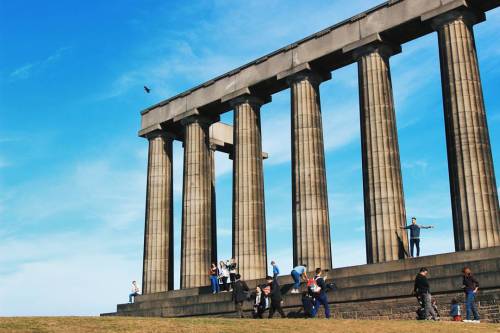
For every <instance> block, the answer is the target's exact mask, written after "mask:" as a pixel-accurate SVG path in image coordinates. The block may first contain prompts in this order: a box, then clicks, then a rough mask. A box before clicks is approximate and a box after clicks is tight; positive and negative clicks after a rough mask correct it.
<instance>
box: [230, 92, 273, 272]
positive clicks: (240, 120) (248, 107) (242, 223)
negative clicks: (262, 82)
mask: <svg viewBox="0 0 500 333" xmlns="http://www.w3.org/2000/svg"><path fill="white" fill-rule="evenodd" d="M231 104H232V106H233V107H234V152H233V255H234V257H235V258H236V260H237V263H238V267H239V273H240V274H241V277H242V279H245V280H251V279H259V278H264V277H265V276H266V274H267V250H266V221H265V203H264V175H263V165H262V138H261V128H260V107H261V105H262V104H263V101H262V100H261V99H259V98H257V97H254V96H250V95H244V96H241V97H237V98H236V99H234V100H232V101H231Z"/></svg>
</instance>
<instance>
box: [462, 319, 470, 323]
mask: <svg viewBox="0 0 500 333" xmlns="http://www.w3.org/2000/svg"><path fill="white" fill-rule="evenodd" d="M462 321H463V322H464V323H470V322H472V320H469V319H464V320H462Z"/></svg>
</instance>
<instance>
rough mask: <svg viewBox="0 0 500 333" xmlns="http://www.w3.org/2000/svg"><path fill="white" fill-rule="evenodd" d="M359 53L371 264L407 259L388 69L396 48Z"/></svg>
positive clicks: (373, 46) (374, 47)
mask: <svg viewBox="0 0 500 333" xmlns="http://www.w3.org/2000/svg"><path fill="white" fill-rule="evenodd" d="M396 50H397V48H396ZM357 52H358V54H357V56H358V57H359V60H358V76H359V93H360V96H359V101H360V108H361V115H360V120H361V150H362V163H363V193H364V203H365V235H366V258H367V261H368V263H375V262H382V261H389V260H396V259H401V258H404V257H405V251H406V249H407V248H408V240H407V234H406V232H405V231H404V230H402V229H401V227H403V226H405V224H406V213H405V207H404V197H403V180H402V177H401V163H400V159H399V146H398V135H397V129H396V115H395V112H394V101H393V96H392V84H391V73H390V69H389V56H390V55H391V54H392V53H393V52H394V48H393V47H391V46H389V45H387V44H383V43H375V44H371V45H368V46H365V47H363V48H362V49H361V50H358V51H357Z"/></svg>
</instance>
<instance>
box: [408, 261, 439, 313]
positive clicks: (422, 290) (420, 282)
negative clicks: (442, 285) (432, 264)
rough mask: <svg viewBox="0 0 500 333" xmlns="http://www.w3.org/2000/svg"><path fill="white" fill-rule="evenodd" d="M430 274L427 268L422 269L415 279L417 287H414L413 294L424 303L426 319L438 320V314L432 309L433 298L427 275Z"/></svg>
mask: <svg viewBox="0 0 500 333" xmlns="http://www.w3.org/2000/svg"><path fill="white" fill-rule="evenodd" d="M428 274H429V270H428V269H427V268H425V267H422V268H420V271H419V272H418V274H417V276H416V277H415V285H414V287H413V292H414V293H415V295H416V296H417V298H418V299H419V300H421V301H422V302H423V305H424V309H425V319H426V320H429V319H431V318H432V320H437V315H436V312H435V311H434V308H433V307H432V301H431V299H432V296H431V289H430V286H429V281H428V280H427V275H428Z"/></svg>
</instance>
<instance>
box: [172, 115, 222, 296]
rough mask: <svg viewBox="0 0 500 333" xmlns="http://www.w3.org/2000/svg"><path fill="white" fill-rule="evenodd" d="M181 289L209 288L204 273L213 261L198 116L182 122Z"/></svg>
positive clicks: (205, 141) (207, 162)
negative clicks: (206, 286)
mask: <svg viewBox="0 0 500 333" xmlns="http://www.w3.org/2000/svg"><path fill="white" fill-rule="evenodd" d="M182 122H183V125H184V133H185V134H184V184H183V194H182V196H183V200H182V201H183V205H182V248H181V288H192V287H199V286H205V285H208V284H209V279H208V275H207V271H208V270H209V268H210V264H211V263H212V262H215V261H216V258H217V256H216V246H215V245H216V244H215V240H214V239H213V238H214V237H213V236H214V235H215V232H214V229H215V224H214V219H213V215H212V209H213V208H212V207H213V206H212V201H213V193H212V184H213V183H212V158H211V151H210V144H209V134H208V127H209V125H210V122H209V121H208V120H207V119H204V118H202V117H200V116H192V117H189V118H186V119H184V120H183V121H182Z"/></svg>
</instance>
